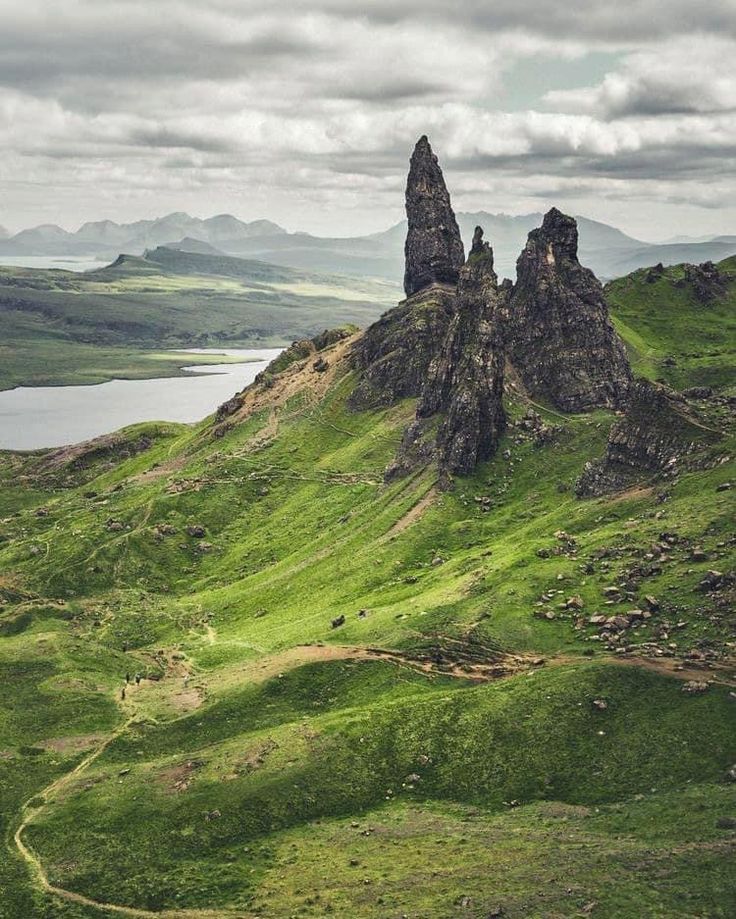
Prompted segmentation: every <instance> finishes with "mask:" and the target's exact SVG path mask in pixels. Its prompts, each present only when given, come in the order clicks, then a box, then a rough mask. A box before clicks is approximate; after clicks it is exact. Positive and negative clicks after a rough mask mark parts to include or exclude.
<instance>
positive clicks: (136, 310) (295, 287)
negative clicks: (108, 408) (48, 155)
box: [0, 248, 397, 389]
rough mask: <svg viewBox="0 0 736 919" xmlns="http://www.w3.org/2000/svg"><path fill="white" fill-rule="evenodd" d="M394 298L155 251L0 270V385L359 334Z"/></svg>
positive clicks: (166, 369) (383, 289) (149, 368)
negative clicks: (98, 262) (101, 261)
mask: <svg viewBox="0 0 736 919" xmlns="http://www.w3.org/2000/svg"><path fill="white" fill-rule="evenodd" d="M396 293H397V291H396V288H395V287H394V286H393V285H391V284H389V283H388V282H386V281H371V280H366V279H359V278H342V277H336V276H334V275H333V276H330V275H318V274H313V273H309V272H305V271H296V270H294V269H290V268H282V267H279V266H275V265H268V264H266V263H265V262H258V261H252V260H251V261H248V260H245V259H237V258H226V257H219V256H209V255H195V254H192V253H186V252H175V251H173V250H169V249H164V248H159V249H156V250H154V251H153V252H151V253H150V254H149V255H148V256H147V257H146V258H138V257H134V256H121V258H120V259H118V260H117V261H116V262H115V263H113V264H112V265H110V266H108V267H106V268H101V269H99V270H97V271H92V272H87V273H84V274H77V273H74V272H70V271H59V270H39V269H30V268H7V267H0V333H1V337H2V345H0V389H6V388H8V387H11V386H16V385H20V384H24V385H48V384H58V383H91V382H95V383H96V382H101V381H103V380H107V379H111V378H112V377H113V376H115V377H122V378H126V379H130V378H140V377H152V376H164V375H166V376H169V375H175V374H176V372H177V369H176V367H174V366H173V365H172V363H171V358H170V356H166V355H162V354H161V353H160V352H161V350H162V349H168V348H181V347H207V346H217V345H228V344H229V345H231V346H233V347H235V346H238V345H241V346H248V345H252V346H254V347H262V346H268V345H281V344H286V343H288V342H290V341H292V340H293V339H295V338H304V337H309V336H311V335H314V334H315V333H316V332H319V331H321V330H322V329H324V328H325V327H328V326H329V327H332V326H335V325H339V324H341V323H348V322H350V323H355V324H356V325H361V326H365V325H368V324H369V323H370V322H372V321H373V320H374V319H376V318H377V317H378V316H379V315H380V313H382V312H383V311H384V310H385V309H386V308H387V307H388V306H389V305H391V303H392V302H393V301H395V299H396ZM144 349H145V350H144Z"/></svg>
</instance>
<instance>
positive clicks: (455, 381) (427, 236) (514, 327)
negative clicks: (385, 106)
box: [351, 137, 632, 487]
mask: <svg viewBox="0 0 736 919" xmlns="http://www.w3.org/2000/svg"><path fill="white" fill-rule="evenodd" d="M406 212H407V218H408V226H409V229H408V234H407V239H406V274H405V277H406V283H405V288H406V292H407V295H408V297H407V300H406V301H405V302H404V303H403V304H401V305H400V306H399V307H397V308H396V309H394V310H391V311H389V312H388V313H387V314H386V315H385V316H383V317H382V318H381V319H380V320H379V321H378V322H377V323H375V324H374V325H372V326H371V327H370V328H369V329H368V330H367V331H366V333H365V335H364V336H363V337H362V339H360V340H359V341H358V342H357V343H356V345H355V348H354V351H353V364H354V366H355V367H356V368H357V369H358V371H359V380H358V383H357V385H356V387H355V390H354V392H353V395H352V397H351V404H352V406H353V407H354V408H358V409H360V408H369V407H376V406H379V405H391V404H394V403H395V402H396V401H398V400H399V399H402V398H405V397H408V396H412V397H419V398H418V403H417V408H416V417H415V420H414V421H413V422H412V423H411V424H410V425H409V426H408V427H407V429H406V431H405V433H404V437H403V439H402V442H401V446H400V447H399V450H398V452H397V455H396V457H395V460H394V462H393V463H391V464H390V466H389V467H388V470H387V477H388V479H389V480H391V479H393V478H395V477H397V476H401V475H405V474H408V473H409V472H412V471H414V470H416V469H417V468H419V467H420V466H421V465H424V464H427V463H429V462H431V461H436V463H437V469H438V479H439V483H440V485H441V486H442V487H449V486H450V484H451V481H452V476H453V475H467V474H468V473H470V472H472V471H473V470H474V469H475V467H476V465H477V464H478V463H479V462H481V461H483V460H487V459H489V458H490V457H491V456H492V455H493V453H494V452H495V450H496V447H497V445H498V441H499V438H500V435H501V433H502V432H503V430H504V427H505V414H504V408H503V390H504V372H505V367H506V365H507V364H508V365H509V368H510V370H511V377H512V379H513V380H514V381H516V382H518V384H520V385H521V388H522V389H523V390H524V391H525V394H526V395H527V396H528V397H529V398H532V399H541V400H542V401H544V402H547V403H548V404H551V405H553V406H554V407H556V408H557V409H561V410H562V411H564V412H581V411H587V410H590V409H592V408H597V407H603V408H613V407H620V406H621V405H623V404H624V402H625V400H626V395H627V392H628V389H629V386H630V385H631V379H632V375H631V369H630V367H629V362H628V358H627V356H626V350H625V348H624V345H623V343H622V342H621V340H620V339H619V337H618V335H617V334H616V332H615V330H614V328H613V325H612V323H611V321H610V318H609V315H608V307H607V305H606V302H605V300H604V296H603V288H602V287H601V285H600V283H599V282H598V280H597V278H596V277H595V275H594V274H593V273H592V272H591V271H589V270H588V269H586V268H584V267H583V266H582V265H580V262H579V261H578V255H577V251H578V232H577V224H576V222H575V220H574V219H573V218H572V217H567V216H566V215H564V214H562V213H561V212H560V211H558V210H557V209H556V208H553V209H552V210H551V211H550V212H549V213H548V214H547V215H546V216H545V218H544V222H543V224H542V226H541V227H540V228H539V229H536V230H533V231H532V232H531V233H530V234H529V239H528V242H527V245H526V247H525V249H524V251H523V252H522V253H521V256H520V257H519V260H518V263H517V281H516V284H515V285H513V284H511V283H510V282H504V284H503V285H501V286H500V287H499V285H498V280H497V277H496V273H495V271H494V269H493V251H492V249H491V247H490V245H489V244H488V243H487V242H484V240H483V230H482V228H481V227H476V230H475V236H474V239H473V244H472V248H471V251H470V254H469V256H468V260H467V262H466V263H464V262H463V259H462V252H463V249H462V243H461V241H460V237H459V233H458V231H457V222H456V220H455V215H454V213H453V210H452V205H451V203H450V196H449V194H448V191H447V187H446V185H445V180H444V177H443V175H442V170H441V169H440V166H439V163H438V161H437V157H436V156H435V155H434V154H433V153H432V148H431V147H430V145H429V142H428V140H427V138H426V137H422V138H421V139H420V140H419V142H418V143H417V146H416V148H415V150H414V153H413V155H412V157H411V162H410V167H409V179H408V183H407V194H406Z"/></svg>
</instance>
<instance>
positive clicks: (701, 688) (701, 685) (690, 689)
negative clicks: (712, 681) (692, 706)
mask: <svg viewBox="0 0 736 919" xmlns="http://www.w3.org/2000/svg"><path fill="white" fill-rule="evenodd" d="M708 685H709V684H708V683H706V682H705V681H704V680H688V681H687V683H683V685H682V691H683V692H685V693H690V694H695V693H700V692H707V690H708Z"/></svg>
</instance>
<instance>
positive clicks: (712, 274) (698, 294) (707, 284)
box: [676, 262, 728, 304]
mask: <svg viewBox="0 0 736 919" xmlns="http://www.w3.org/2000/svg"><path fill="white" fill-rule="evenodd" d="M684 268H685V277H684V278H681V279H680V280H679V281H677V282H676V286H677V287H687V286H689V287H690V288H691V289H692V292H693V294H694V295H695V299H696V300H698V301H699V302H700V303H703V304H708V303H712V302H713V301H714V300H719V299H720V298H721V297H725V296H726V294H727V292H728V280H727V278H726V276H725V275H723V274H721V272H720V271H719V270H718V268H717V267H716V266H715V265H714V264H713V262H703V264H702V265H685V266H684Z"/></svg>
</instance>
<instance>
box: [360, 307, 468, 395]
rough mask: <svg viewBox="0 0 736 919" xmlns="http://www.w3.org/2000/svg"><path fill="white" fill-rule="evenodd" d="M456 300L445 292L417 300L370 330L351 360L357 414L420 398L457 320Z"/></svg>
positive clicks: (391, 314)
mask: <svg viewBox="0 0 736 919" xmlns="http://www.w3.org/2000/svg"><path fill="white" fill-rule="evenodd" d="M454 300H455V296H454V294H453V293H451V292H446V291H442V290H433V291H432V295H431V296H429V295H427V296H425V297H422V296H421V295H417V296H416V297H413V298H412V299H411V300H407V301H405V302H404V303H402V304H401V305H399V306H397V307H395V308H394V309H392V310H389V311H388V312H387V313H385V314H384V315H383V316H382V317H381V318H380V319H379V320H378V321H377V322H374V323H373V325H372V326H370V327H369V328H368V329H366V332H365V334H364V335H363V337H362V338H361V339H360V341H359V342H358V343H357V344H356V346H355V348H354V349H353V354H352V364H353V366H354V367H355V368H356V369H357V370H358V371H359V374H360V378H359V380H358V383H357V385H356V387H355V389H354V390H353V394H352V396H351V398H350V405H351V407H352V408H355V409H363V408H378V407H379V406H382V405H392V404H393V403H394V402H397V401H398V400H399V399H405V398H407V397H408V396H419V395H420V394H421V392H422V387H423V386H424V383H425V380H426V378H427V372H428V370H429V365H430V362H431V360H432V357H433V355H434V352H435V349H436V347H437V342H438V341H442V339H443V338H444V336H445V335H446V333H447V329H448V328H449V325H450V322H451V320H452V316H453V312H454Z"/></svg>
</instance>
